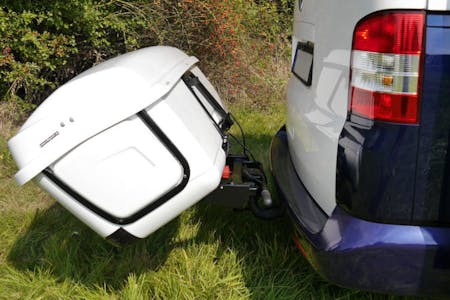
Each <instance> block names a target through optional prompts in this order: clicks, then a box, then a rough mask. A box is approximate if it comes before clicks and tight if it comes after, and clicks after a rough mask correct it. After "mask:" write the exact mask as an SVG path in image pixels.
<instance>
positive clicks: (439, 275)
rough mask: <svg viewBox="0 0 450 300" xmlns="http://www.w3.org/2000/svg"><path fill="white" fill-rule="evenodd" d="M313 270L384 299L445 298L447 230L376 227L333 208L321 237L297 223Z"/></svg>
mask: <svg viewBox="0 0 450 300" xmlns="http://www.w3.org/2000/svg"><path fill="white" fill-rule="evenodd" d="M297 229H298V232H299V237H300V241H301V243H302V245H303V247H304V248H305V250H306V252H307V253H308V255H307V257H308V259H309V260H310V262H311V263H312V264H313V266H314V267H315V268H316V270H317V271H318V272H319V273H320V274H321V275H323V276H324V277H325V278H326V279H328V280H330V281H333V282H334V283H337V284H340V285H344V286H348V287H354V288H360V289H366V290H372V291H378V292H387V293H398V294H405V295H406V294H409V295H434V296H437V295H449V294H450V285H449V282H450V228H437V227H420V226H407V225H392V224H381V223H374V222H368V221H364V220H361V219H358V218H355V217H352V216H350V215H349V214H347V213H346V212H345V211H344V210H342V209H341V208H339V207H337V208H336V210H335V211H334V213H333V215H332V216H331V217H330V218H329V219H328V221H327V223H326V224H325V227H324V229H323V230H322V232H320V233H318V234H311V233H309V232H308V231H307V230H305V228H302V227H301V225H299V224H298V223H297Z"/></svg>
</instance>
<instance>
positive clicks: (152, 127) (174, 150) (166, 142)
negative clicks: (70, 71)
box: [42, 110, 190, 225]
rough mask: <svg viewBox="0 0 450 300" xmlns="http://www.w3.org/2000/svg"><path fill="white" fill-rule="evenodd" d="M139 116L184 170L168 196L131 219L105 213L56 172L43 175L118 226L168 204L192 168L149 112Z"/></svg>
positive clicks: (187, 179)
mask: <svg viewBox="0 0 450 300" xmlns="http://www.w3.org/2000/svg"><path fill="white" fill-rule="evenodd" d="M137 116H138V117H139V118H140V119H141V120H142V122H144V124H145V125H147V127H148V128H149V129H150V130H151V131H152V132H153V133H154V134H155V135H156V136H157V137H158V139H159V140H160V141H161V143H163V144H164V145H165V146H166V147H167V149H168V150H169V152H170V153H171V154H172V155H173V156H174V157H175V158H176V159H177V160H178V161H179V162H180V164H181V166H182V168H183V179H182V180H181V182H180V183H179V184H178V185H177V186H176V187H174V188H173V189H171V190H170V191H168V192H167V193H166V194H164V195H163V196H161V197H160V198H159V199H157V200H156V201H153V202H152V203H150V204H149V205H147V206H145V207H144V208H143V209H141V210H139V211H138V212H136V213H134V214H132V215H131V216H129V217H126V218H118V217H115V216H113V215H111V214H110V213H108V212H106V211H104V210H103V209H101V208H100V207H98V206H97V205H95V204H93V203H91V202H90V201H89V200H87V199H86V198H84V197H83V196H81V195H80V194H79V193H77V192H76V191H75V190H73V189H72V188H71V187H70V186H68V185H67V184H66V183H64V182H63V181H62V180H60V179H59V178H58V177H57V176H56V175H55V174H54V172H53V171H52V170H51V169H50V168H47V169H45V170H44V171H42V173H43V174H44V175H45V176H46V177H48V179H50V180H51V181H53V183H55V184H56V185H57V186H58V187H59V188H61V189H62V190H63V191H64V192H66V193H67V194H69V195H70V196H71V197H72V198H74V199H75V200H76V201H78V202H79V203H80V204H82V205H83V206H85V207H86V208H88V209H89V210H91V211H93V212H94V213H96V214H97V215H99V216H101V217H102V218H104V219H106V220H108V221H110V222H112V223H115V224H118V225H127V224H131V223H133V222H135V221H137V220H139V219H140V218H142V217H143V216H145V215H147V214H149V213H150V212H152V211H153V210H155V209H156V208H158V207H159V206H161V205H162V204H164V203H166V202H167V201H168V200H169V199H171V198H172V197H174V196H175V195H177V194H178V193H180V192H181V191H182V190H183V189H184V188H185V187H186V185H187V184H188V182H189V178H190V168H189V163H188V162H187V160H186V158H185V157H184V156H183V154H182V153H181V152H180V151H179V150H178V148H177V147H176V146H175V145H174V144H173V143H172V141H171V140H170V139H169V138H168V137H167V136H166V135H165V134H164V132H163V131H162V130H161V128H159V126H158V125H157V124H156V123H155V122H154V121H153V119H152V118H151V117H150V116H149V114H148V113H147V111H145V110H143V111H140V112H139V113H137Z"/></svg>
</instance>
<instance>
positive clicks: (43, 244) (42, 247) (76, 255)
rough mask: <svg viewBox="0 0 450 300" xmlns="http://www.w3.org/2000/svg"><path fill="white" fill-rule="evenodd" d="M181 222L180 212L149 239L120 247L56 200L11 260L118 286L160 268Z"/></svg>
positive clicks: (16, 245) (23, 238) (68, 276)
mask: <svg viewBox="0 0 450 300" xmlns="http://www.w3.org/2000/svg"><path fill="white" fill-rule="evenodd" d="M178 227H179V218H177V219H175V220H173V221H172V222H170V223H169V224H167V225H166V226H164V227H163V228H161V229H160V230H158V231H157V232H156V233H154V234H153V235H151V236H150V237H149V238H147V239H145V240H141V241H138V242H136V243H135V244H133V245H130V246H127V247H123V248H116V247H115V246H113V245H111V244H110V243H109V242H107V241H106V240H104V239H102V238H101V237H100V236H98V235H97V234H96V233H95V232H94V231H92V230H91V229H90V228H88V227H87V226H85V225H84V224H82V223H81V222H80V221H79V220H77V219H76V218H75V217H74V216H72V215H71V214H70V213H69V212H67V211H66V210H65V209H64V208H63V207H61V206H60V205H58V204H54V205H52V206H51V207H50V208H49V209H47V210H45V211H38V212H37V213H36V215H35V217H34V219H33V221H32V223H31V225H30V226H29V228H28V230H27V231H26V233H25V234H24V235H22V236H21V237H19V238H18V239H17V240H16V242H15V243H14V245H13V247H12V248H11V250H10V252H9V255H8V260H9V261H10V262H12V263H13V265H14V266H15V267H16V268H17V269H19V270H30V271H37V270H45V271H49V272H50V273H51V274H52V275H54V276H56V277H57V278H59V279H61V280H64V279H71V280H73V281H75V282H78V283H81V284H84V285H86V286H94V285H96V286H103V285H105V286H107V287H108V289H111V290H117V289H120V288H122V287H123V284H124V280H126V278H127V277H128V275H129V274H131V273H134V274H140V273H142V272H147V271H149V270H158V269H159V268H160V267H161V266H162V265H163V264H164V262H165V261H166V258H167V255H168V254H169V253H170V251H171V250H172V247H173V246H172V245H171V243H168V242H167V241H168V240H170V238H171V237H173V236H174V235H175V234H176V233H177V231H178Z"/></svg>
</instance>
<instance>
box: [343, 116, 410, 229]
mask: <svg viewBox="0 0 450 300" xmlns="http://www.w3.org/2000/svg"><path fill="white" fill-rule="evenodd" d="M418 136H419V127H418V126H417V125H399V124H392V123H386V122H378V121H376V122H374V121H371V120H367V119H364V118H359V117H356V116H352V117H351V118H350V119H349V120H348V121H347V122H346V124H345V125H344V129H343V131H342V133H341V136H340V138H339V147H338V157H337V174H336V200H337V202H338V204H340V205H341V206H342V207H343V208H345V209H346V210H347V211H348V212H349V213H351V214H352V215H354V216H357V217H359V218H362V219H366V220H371V221H377V222H391V223H399V224H405V223H407V224H408V223H409V222H410V221H411V216H412V213H413V212H412V208H413V200H414V181H415V172H416V162H417V144H418Z"/></svg>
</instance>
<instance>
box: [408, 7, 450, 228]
mask: <svg viewBox="0 0 450 300" xmlns="http://www.w3.org/2000/svg"><path fill="white" fill-rule="evenodd" d="M428 24H429V26H428V28H427V42H426V57H425V64H424V81H423V93H422V101H421V126H420V143H419V153H418V160H417V176H416V191H415V203H414V215H413V219H414V220H415V221H416V222H421V223H423V224H435V225H447V224H450V151H449V150H450V148H449V145H450V144H449V139H450V135H449V134H450V28H449V27H446V28H442V27H439V26H443V25H445V26H450V15H444V16H442V15H429V16H428Z"/></svg>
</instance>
